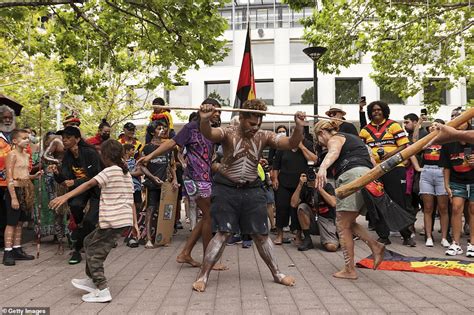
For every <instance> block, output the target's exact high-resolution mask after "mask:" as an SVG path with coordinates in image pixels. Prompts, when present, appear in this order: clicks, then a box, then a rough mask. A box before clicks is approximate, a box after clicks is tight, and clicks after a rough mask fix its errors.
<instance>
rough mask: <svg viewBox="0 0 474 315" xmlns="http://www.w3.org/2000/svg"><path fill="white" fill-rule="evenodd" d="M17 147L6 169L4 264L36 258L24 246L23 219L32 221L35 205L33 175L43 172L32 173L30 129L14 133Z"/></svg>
mask: <svg viewBox="0 0 474 315" xmlns="http://www.w3.org/2000/svg"><path fill="white" fill-rule="evenodd" d="M11 141H12V147H13V150H12V151H10V152H9V153H8V155H7V161H6V172H7V185H8V189H7V191H6V194H5V205H6V209H7V211H6V212H7V226H6V228H5V236H4V238H5V251H4V253H3V264H4V265H5V266H13V265H15V260H32V259H35V257H34V256H32V255H28V254H26V253H25V252H24V251H23V249H22V248H21V236H22V235H21V234H22V226H23V222H25V221H28V217H29V216H28V212H29V211H31V210H32V209H33V203H34V187H33V183H32V182H31V180H32V179H35V178H37V177H38V176H39V175H40V174H41V172H38V173H36V174H35V175H30V169H31V165H30V155H29V154H28V153H26V151H25V150H26V147H27V146H28V144H29V143H30V140H29V134H28V132H27V131H26V130H23V129H20V130H14V131H13V132H12V134H11Z"/></svg>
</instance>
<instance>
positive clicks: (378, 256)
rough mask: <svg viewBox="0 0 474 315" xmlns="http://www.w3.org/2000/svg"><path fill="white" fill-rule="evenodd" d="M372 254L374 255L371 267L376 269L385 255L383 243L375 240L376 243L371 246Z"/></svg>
mask: <svg viewBox="0 0 474 315" xmlns="http://www.w3.org/2000/svg"><path fill="white" fill-rule="evenodd" d="M372 256H373V257H374V266H373V267H372V269H374V270H377V268H378V267H379V265H380V264H381V263H382V261H383V258H384V256H385V245H384V244H382V243H379V242H376V245H375V246H374V247H373V248H372Z"/></svg>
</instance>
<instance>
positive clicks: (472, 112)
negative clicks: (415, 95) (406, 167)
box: [336, 108, 474, 199]
mask: <svg viewBox="0 0 474 315" xmlns="http://www.w3.org/2000/svg"><path fill="white" fill-rule="evenodd" d="M473 117H474V108H471V109H469V110H467V111H465V112H464V113H462V114H461V115H460V116H458V117H456V118H455V119H453V120H451V121H450V122H448V123H447V125H448V126H451V127H454V128H456V127H459V126H460V125H462V124H463V123H465V122H467V121H468V120H470V119H472V118H473ZM437 134H438V131H434V132H431V133H429V134H428V135H427V136H425V137H424V138H423V139H420V140H418V141H417V142H415V143H413V144H412V145H410V146H409V147H407V148H405V149H404V150H402V151H401V152H399V153H397V154H395V155H394V156H392V157H391V158H389V159H387V160H385V161H383V162H382V163H380V164H378V165H377V166H375V167H374V168H373V169H371V170H370V171H369V172H367V174H365V175H364V176H362V177H359V178H358V179H356V180H353V181H352V182H350V183H348V184H346V185H343V186H341V187H339V188H337V189H336V196H337V197H338V198H341V199H342V198H346V197H347V196H350V195H352V194H353V193H355V192H356V191H358V190H360V189H362V188H363V187H365V185H367V184H368V183H370V182H372V181H374V180H376V179H378V178H380V177H381V176H382V175H384V174H385V173H388V172H390V171H391V170H393V169H394V168H395V167H396V166H397V165H398V164H400V163H401V162H403V161H405V160H406V159H408V158H409V157H410V156H412V155H415V154H417V153H418V152H420V151H421V150H423V148H424V147H425V146H426V145H427V144H429V143H430V142H431V141H432V140H433V139H434V138H435V137H436V135H437Z"/></svg>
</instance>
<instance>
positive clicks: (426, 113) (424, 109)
mask: <svg viewBox="0 0 474 315" xmlns="http://www.w3.org/2000/svg"><path fill="white" fill-rule="evenodd" d="M420 114H421V115H428V111H427V110H426V108H422V109H421V111H420Z"/></svg>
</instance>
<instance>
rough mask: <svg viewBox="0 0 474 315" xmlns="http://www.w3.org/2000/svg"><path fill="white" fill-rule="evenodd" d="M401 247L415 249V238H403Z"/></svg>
mask: <svg viewBox="0 0 474 315" xmlns="http://www.w3.org/2000/svg"><path fill="white" fill-rule="evenodd" d="M403 245H405V246H410V247H416V241H415V238H414V237H409V238H404V239H403Z"/></svg>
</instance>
